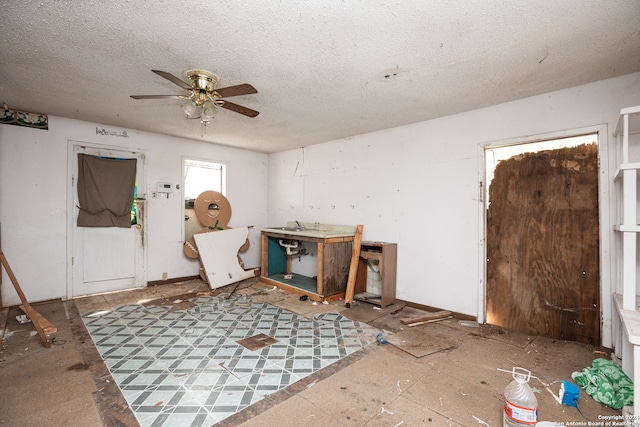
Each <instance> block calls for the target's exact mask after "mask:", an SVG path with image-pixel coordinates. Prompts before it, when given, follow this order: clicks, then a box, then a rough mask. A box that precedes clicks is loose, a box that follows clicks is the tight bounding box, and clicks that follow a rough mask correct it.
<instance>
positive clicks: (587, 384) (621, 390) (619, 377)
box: [571, 359, 633, 409]
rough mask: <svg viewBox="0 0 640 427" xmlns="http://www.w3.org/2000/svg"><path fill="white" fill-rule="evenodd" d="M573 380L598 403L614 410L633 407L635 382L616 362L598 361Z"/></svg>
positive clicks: (575, 374)
mask: <svg viewBox="0 0 640 427" xmlns="http://www.w3.org/2000/svg"><path fill="white" fill-rule="evenodd" d="M571 378H573V380H574V381H575V382H576V384H578V385H579V386H580V387H582V389H583V390H584V392H585V393H587V394H588V395H589V396H591V397H593V400H595V401H596V402H598V403H602V404H603V405H607V406H609V407H611V408H613V409H622V407H623V406H632V405H633V382H632V381H631V379H630V378H629V377H628V376H627V375H626V374H625V373H624V372H623V371H622V368H621V367H620V366H618V364H616V363H615V362H613V361H611V360H607V359H596V360H594V361H593V363H592V364H591V367H588V368H584V369H583V370H582V371H581V372H574V373H573V374H571Z"/></svg>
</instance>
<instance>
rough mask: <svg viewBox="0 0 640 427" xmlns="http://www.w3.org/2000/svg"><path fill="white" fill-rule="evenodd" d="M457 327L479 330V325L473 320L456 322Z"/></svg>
mask: <svg viewBox="0 0 640 427" xmlns="http://www.w3.org/2000/svg"><path fill="white" fill-rule="evenodd" d="M458 325H460V326H466V327H468V328H479V327H480V324H479V323H478V322H474V321H473V320H458Z"/></svg>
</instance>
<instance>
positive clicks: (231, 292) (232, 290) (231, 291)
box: [224, 282, 240, 299]
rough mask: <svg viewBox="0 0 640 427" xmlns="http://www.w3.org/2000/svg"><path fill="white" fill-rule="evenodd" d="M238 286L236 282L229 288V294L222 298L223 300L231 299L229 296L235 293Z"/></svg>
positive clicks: (238, 283)
mask: <svg viewBox="0 0 640 427" xmlns="http://www.w3.org/2000/svg"><path fill="white" fill-rule="evenodd" d="M238 286H240V282H236V284H235V285H233V287H232V288H231V290H230V291H229V293H228V294H227V295H226V296H225V297H224V299H229V298H231V295H233V293H234V292H235V291H236V289H238Z"/></svg>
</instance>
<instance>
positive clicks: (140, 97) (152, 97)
mask: <svg viewBox="0 0 640 427" xmlns="http://www.w3.org/2000/svg"><path fill="white" fill-rule="evenodd" d="M130 96H131V97H132V98H133V99H162V98H178V99H181V98H184V96H183V95H130Z"/></svg>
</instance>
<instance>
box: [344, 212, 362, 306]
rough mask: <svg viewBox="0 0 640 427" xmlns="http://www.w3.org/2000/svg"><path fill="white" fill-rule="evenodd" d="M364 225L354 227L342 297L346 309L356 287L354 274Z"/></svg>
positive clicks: (356, 270) (356, 268) (351, 300)
mask: <svg viewBox="0 0 640 427" xmlns="http://www.w3.org/2000/svg"><path fill="white" fill-rule="evenodd" d="M363 228H364V225H362V224H358V225H357V226H356V236H355V238H354V239H353V249H352V251H351V264H350V266H349V278H348V279H347V291H346V293H345V296H344V301H345V303H346V304H347V307H350V306H351V303H352V302H353V293H354V292H355V287H356V274H357V272H358V261H359V260H360V245H361V244H362V229H363Z"/></svg>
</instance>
